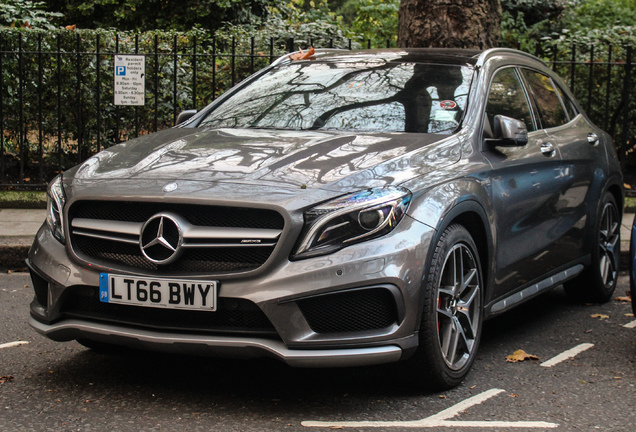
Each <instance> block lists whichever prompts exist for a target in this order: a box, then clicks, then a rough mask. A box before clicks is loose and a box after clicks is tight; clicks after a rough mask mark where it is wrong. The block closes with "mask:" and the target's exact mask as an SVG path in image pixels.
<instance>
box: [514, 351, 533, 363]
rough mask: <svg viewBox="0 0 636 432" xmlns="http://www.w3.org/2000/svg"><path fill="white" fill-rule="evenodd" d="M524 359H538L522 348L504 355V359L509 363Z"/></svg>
mask: <svg viewBox="0 0 636 432" xmlns="http://www.w3.org/2000/svg"><path fill="white" fill-rule="evenodd" d="M524 360H539V357H537V356H536V355H532V354H528V353H527V352H525V351H524V350H517V351H515V352H514V353H512V355H509V356H506V361H507V362H510V363H517V362H521V361H524Z"/></svg>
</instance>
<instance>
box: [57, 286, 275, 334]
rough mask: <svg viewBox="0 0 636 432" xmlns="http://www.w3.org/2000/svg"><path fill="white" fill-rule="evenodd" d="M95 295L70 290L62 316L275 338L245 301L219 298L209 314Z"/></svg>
mask: <svg viewBox="0 0 636 432" xmlns="http://www.w3.org/2000/svg"><path fill="white" fill-rule="evenodd" d="M98 292H99V291H98V289H97V288H94V287H88V286H85V287H74V288H71V292H70V293H69V294H68V295H67V296H66V297H65V298H64V301H63V303H62V308H61V312H62V314H63V315H64V316H66V317H69V318H70V317H72V318H82V319H89V320H93V321H102V322H113V323H120V324H126V325H134V326H137V327H149V328H153V329H160V330H166V331H187V332H196V333H206V334H214V333H221V334H222V333H245V334H258V335H259V336H270V337H272V336H276V335H277V333H276V331H275V330H274V326H273V325H272V323H271V322H270V321H269V319H267V317H266V316H265V314H264V313H263V311H262V310H261V309H260V308H259V307H258V306H256V305H255V304H254V303H252V302H251V301H249V300H245V299H233V298H219V299H218V304H217V310H216V311H215V312H210V311H197V310H179V309H165V308H152V307H144V306H130V305H122V304H114V303H103V302H100V301H99V297H98Z"/></svg>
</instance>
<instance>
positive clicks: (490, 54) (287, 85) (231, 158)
mask: <svg viewBox="0 0 636 432" xmlns="http://www.w3.org/2000/svg"><path fill="white" fill-rule="evenodd" d="M180 120H181V123H180V124H179V125H178V126H177V127H174V128H172V129H169V130H165V131H163V132H158V133H154V134H151V135H146V136H143V137H141V138H138V139H134V140H131V141H128V142H126V143H123V144H120V145H117V146H114V147H111V148H108V149H106V150H104V151H102V152H100V153H98V154H96V155H94V156H92V157H91V158H89V159H88V160H86V161H85V162H84V163H82V164H80V165H78V166H76V167H74V168H72V169H70V170H68V171H66V172H64V173H63V174H61V175H59V176H58V177H57V178H55V179H54V180H53V181H52V182H51V184H50V186H49V189H48V196H49V202H48V218H47V221H46V223H45V224H44V225H43V226H42V228H41V229H40V231H39V233H38V235H37V237H36V240H35V242H34V244H33V247H32V248H31V251H30V254H29V258H28V265H29V267H30V269H31V275H32V279H33V285H34V289H35V298H34V300H33V302H32V303H31V308H30V310H31V318H30V321H29V322H30V324H31V326H32V327H33V328H34V329H35V330H36V331H38V332H39V333H41V334H43V335H45V336H47V337H49V338H51V339H53V340H56V341H69V340H77V341H78V342H80V343H81V344H83V345H86V346H88V347H90V348H94V349H105V348H108V347H112V346H117V345H124V346H129V347H134V348H141V349H149V350H159V351H170V352H180V353H181V352H183V353H186V352H188V353H200V354H204V355H214V356H228V357H229V356H231V357H258V356H270V357H275V358H278V359H281V360H283V361H285V362H286V363H288V364H289V365H292V366H309V367H315V366H330V367H331V366H356V365H370V364H379V363H388V362H395V361H402V360H403V361H404V363H403V367H404V368H407V370H408V371H409V373H410V376H411V377H412V379H414V380H417V381H418V382H420V383H421V384H422V385H425V386H427V387H429V388H437V389H443V388H449V387H452V386H455V385H457V384H459V383H460V382H461V381H462V379H463V378H464V377H465V376H466V374H467V373H468V371H469V370H470V367H471V365H472V363H473V361H474V359H475V356H476V352H477V349H478V345H479V340H480V335H481V330H482V323H483V320H484V319H487V318H489V317H492V316H494V315H496V314H500V313H503V312H505V311H507V310H509V309H511V308H513V307H514V306H516V305H518V304H520V303H521V302H523V301H525V300H527V299H529V298H532V297H533V296H535V295H538V294H540V293H542V292H544V291H545V290H547V289H550V288H552V287H555V286H557V285H561V284H564V286H565V289H566V291H567V292H568V293H569V294H570V295H571V296H573V297H574V298H577V299H585V300H594V301H605V300H607V299H609V298H610V296H611V295H612V292H613V291H614V288H615V286H616V280H617V267H618V252H619V245H620V241H619V226H620V220H621V215H622V206H623V190H622V184H623V182H622V175H621V172H620V168H619V164H618V160H617V156H616V152H615V149H614V147H613V144H612V142H611V139H610V137H609V136H608V135H607V134H606V133H604V132H603V131H601V130H600V129H598V128H597V127H596V126H594V125H593V124H592V123H591V122H590V120H589V119H588V118H587V116H586V115H585V113H583V111H582V109H581V107H580V105H579V104H578V103H577V102H576V100H575V99H574V97H573V96H572V94H571V92H570V91H569V90H568V88H567V86H566V85H564V83H563V82H562V81H561V80H560V79H559V78H558V77H556V76H555V75H554V74H553V72H552V71H551V70H550V69H549V68H548V67H547V66H546V65H545V64H544V63H542V62H541V61H540V60H538V59H537V58H535V57H533V56H530V55H528V54H525V53H522V52H519V51H514V50H508V49H490V50H486V51H483V52H481V51H470V50H450V49H445V50H434V49H392V50H391V49H387V50H374V51H336V50H317V51H316V52H315V53H314V54H313V55H312V56H310V57H308V58H305V59H300V60H294V59H292V58H290V57H289V56H285V57H283V58H281V59H279V60H277V61H276V62H274V63H273V64H272V65H270V66H269V67H267V68H265V69H263V70H261V71H259V72H258V73H256V74H255V75H253V76H252V77H250V78H248V79H247V80H245V81H244V82H242V83H240V84H239V85H237V86H236V87H234V88H233V89H231V90H230V91H228V92H226V93H225V94H224V95H223V96H222V97H221V98H219V99H218V100H216V101H215V102H213V103H212V104H210V105H209V106H207V107H206V108H205V109H203V110H202V111H200V112H198V113H196V114H195V113H193V112H189V113H184V114H183V115H182V116H181V117H180Z"/></svg>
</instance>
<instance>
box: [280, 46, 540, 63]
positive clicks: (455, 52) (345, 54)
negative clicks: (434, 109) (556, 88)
mask: <svg viewBox="0 0 636 432" xmlns="http://www.w3.org/2000/svg"><path fill="white" fill-rule="evenodd" d="M506 55H507V56H512V57H516V58H518V59H520V58H524V59H525V60H526V61H527V60H534V61H538V62H540V63H542V64H543V62H542V61H541V60H540V59H538V58H537V57H535V56H533V55H531V54H528V53H525V52H523V51H518V50H513V49H509V48H490V49H487V50H477V49H461V48H381V49H372V50H343V49H322V48H319V49H316V52H315V53H314V54H313V55H312V56H311V57H310V58H309V59H306V60H290V58H289V55H284V56H282V57H280V58H279V59H278V60H277V61H275V62H274V63H273V64H272V66H273V65H274V64H278V63H290V62H311V61H327V62H338V61H352V60H355V61H359V62H377V61H382V62H400V63H402V62H404V63H427V64H444V65H458V66H466V65H470V66H479V65H480V64H483V63H484V62H485V61H486V60H487V59H488V58H490V57H493V56H506Z"/></svg>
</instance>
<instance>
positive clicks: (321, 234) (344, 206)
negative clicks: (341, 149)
mask: <svg viewBox="0 0 636 432" xmlns="http://www.w3.org/2000/svg"><path fill="white" fill-rule="evenodd" d="M410 201H411V192H410V191H409V190H408V189H405V188H402V187H396V186H387V187H383V188H374V189H368V190H365V191H361V192H356V193H353V194H350V195H345V196H343V197H340V198H337V199H335V200H333V201H329V202H327V203H323V204H320V205H318V206H316V207H314V208H312V209H309V210H307V211H306V212H305V228H304V229H303V233H302V235H301V240H300V243H299V244H298V247H297V248H296V253H295V254H294V255H293V257H292V258H294V259H300V258H308V257H312V256H317V255H324V254H328V253H332V252H335V251H337V250H339V249H342V248H343V247H346V246H349V245H352V244H354V243H359V242H362V241H366V240H370V239H372V238H376V237H379V236H382V235H384V234H386V233H388V232H390V231H392V230H393V228H395V227H396V226H397V224H398V222H400V220H401V219H402V217H403V216H404V214H405V213H406V209H407V208H408V206H409V203H410Z"/></svg>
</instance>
